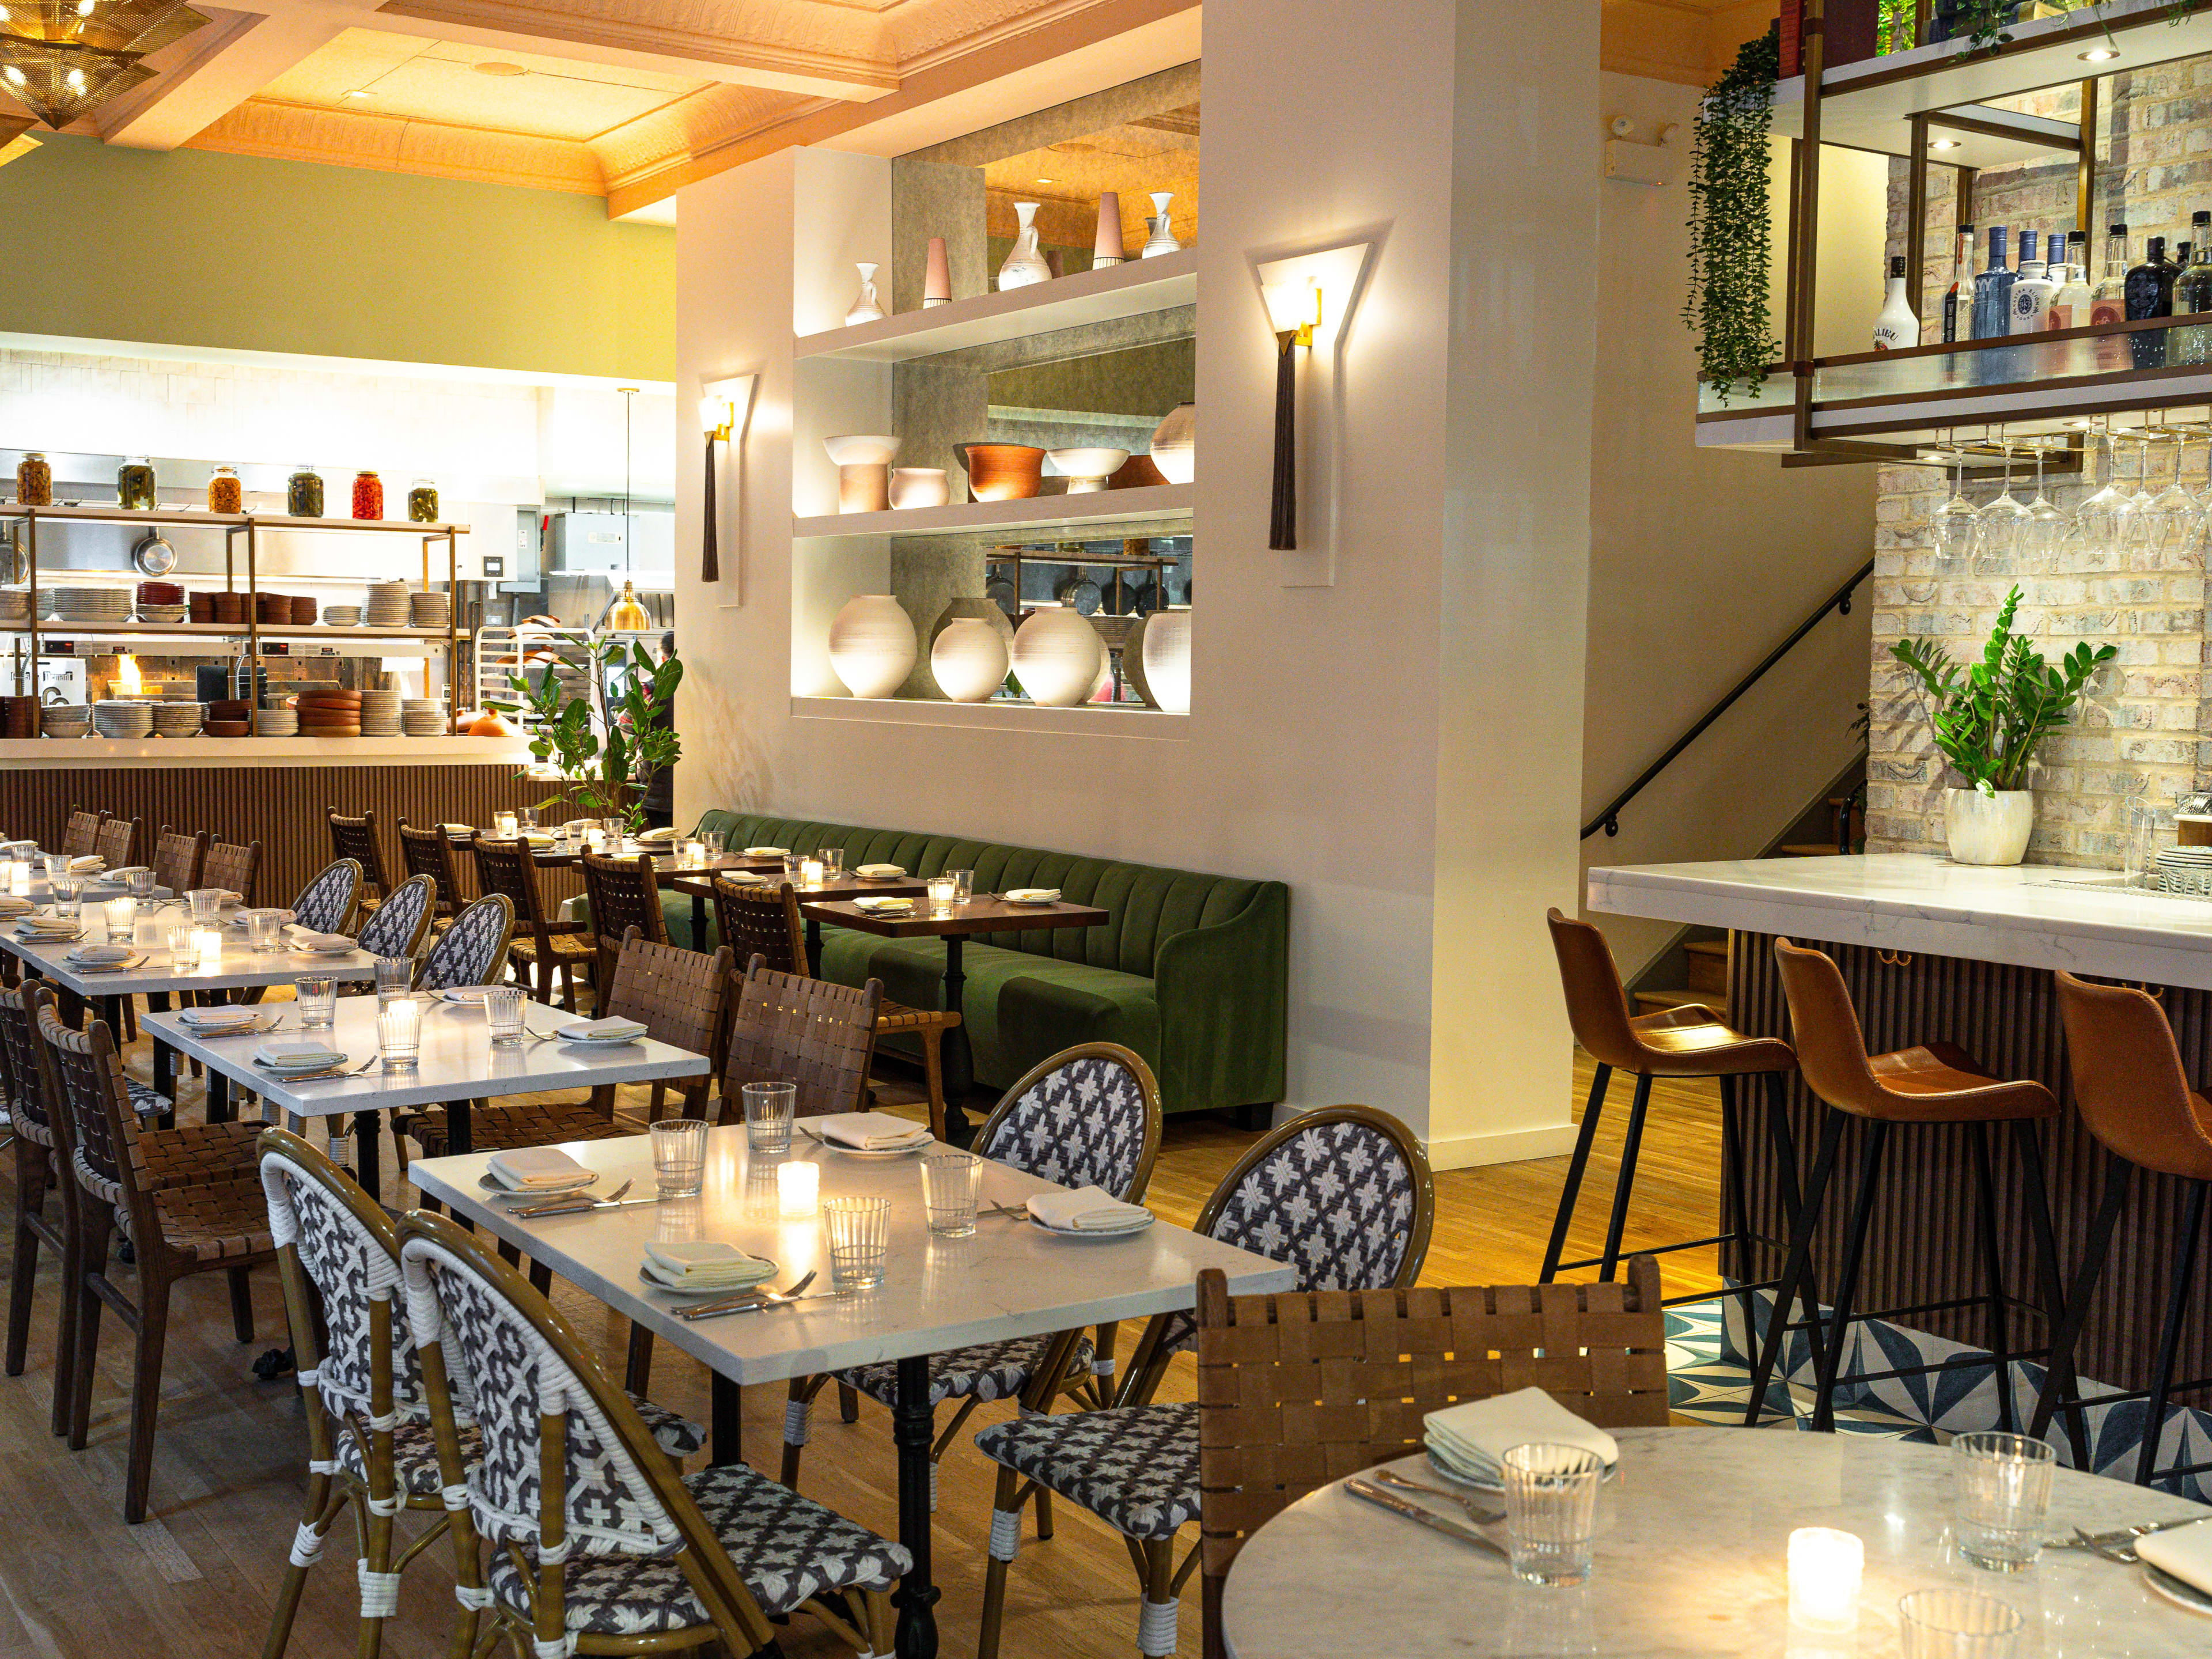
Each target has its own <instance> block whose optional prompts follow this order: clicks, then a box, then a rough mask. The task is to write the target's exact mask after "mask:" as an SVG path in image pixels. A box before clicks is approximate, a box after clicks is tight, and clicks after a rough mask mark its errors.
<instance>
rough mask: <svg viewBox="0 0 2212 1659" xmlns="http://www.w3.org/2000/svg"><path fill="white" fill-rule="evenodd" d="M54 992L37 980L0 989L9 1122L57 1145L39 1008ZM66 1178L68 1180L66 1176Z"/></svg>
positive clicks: (2, 1075) (2, 1086) (2, 1082)
mask: <svg viewBox="0 0 2212 1659" xmlns="http://www.w3.org/2000/svg"><path fill="white" fill-rule="evenodd" d="M52 1000H53V993H52V991H50V990H48V989H47V988H46V987H45V986H44V985H42V984H41V983H40V981H37V980H25V981H23V982H22V983H21V985H15V986H9V987H0V1091H5V1103H6V1106H7V1111H8V1121H9V1124H11V1125H12V1126H13V1127H14V1128H15V1133H17V1134H19V1135H21V1137H22V1138H23V1139H26V1140H27V1141H29V1142H30V1143H31V1144H32V1145H33V1146H49V1147H50V1146H54V1145H55V1144H56V1143H55V1139H54V1136H55V1133H56V1131H57V1128H58V1127H62V1126H58V1125H57V1123H56V1121H55V1119H56V1116H57V1109H56V1108H55V1107H54V1106H53V1105H52V1103H50V1102H49V1101H48V1100H47V1098H46V1076H45V1069H44V1068H43V1067H42V1066H40V1063H39V1036H38V1033H39V1010H40V1008H41V1007H43V1006H46V1004H48V1003H51V1002H52ZM64 1179H67V1177H66V1176H64Z"/></svg>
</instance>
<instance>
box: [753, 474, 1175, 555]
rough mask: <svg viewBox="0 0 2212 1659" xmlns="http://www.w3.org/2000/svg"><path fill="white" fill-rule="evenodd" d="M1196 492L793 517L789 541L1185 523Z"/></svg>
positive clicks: (1118, 493) (1159, 490)
mask: <svg viewBox="0 0 2212 1659" xmlns="http://www.w3.org/2000/svg"><path fill="white" fill-rule="evenodd" d="M1197 494H1198V490H1197V486H1196V485H1194V484H1147V485H1146V486H1144V487H1142V488H1140V489H1101V490H1097V491H1096V492H1094V493H1092V494H1090V495H1032V496H1030V497H1029V498H1028V499H1027V500H1025V501H968V502H964V503H962V504H960V505H957V506H954V507H903V508H900V509H897V510H895V511H892V512H889V513H823V514H821V515H819V516H817V517H814V518H807V519H793V520H792V521H791V535H792V539H793V540H794V541H836V540H847V539H850V538H855V537H861V536H957V535H959V534H960V533H962V532H964V531H971V530H980V531H987V532H998V531H1014V530H1060V529H1068V530H1084V529H1087V528H1091V527H1095V526H1107V525H1117V524H1142V523H1147V522H1150V521H1152V520H1160V519H1188V517H1189V516H1190V514H1191V510H1192V508H1193V507H1194V506H1195V505H1196V501H1197Z"/></svg>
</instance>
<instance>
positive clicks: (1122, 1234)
mask: <svg viewBox="0 0 2212 1659" xmlns="http://www.w3.org/2000/svg"><path fill="white" fill-rule="evenodd" d="M1024 1213H1026V1212H1024ZM1156 1220H1158V1217H1157V1216H1155V1215H1152V1213H1150V1212H1146V1216H1145V1218H1144V1220H1143V1221H1142V1222H1140V1223H1139V1224H1138V1225H1135V1226H1133V1227H1115V1228H1114V1229H1112V1230H1111V1231H1107V1230H1105V1229H1102V1228H1097V1227H1048V1226H1046V1225H1044V1223H1043V1222H1042V1221H1039V1220H1038V1219H1037V1218H1036V1217H1035V1216H1030V1226H1032V1227H1035V1228H1036V1230H1037V1231H1039V1232H1045V1233H1050V1234H1051V1235H1052V1236H1053V1237H1054V1238H1079V1239H1081V1240H1082V1241H1083V1242H1084V1243H1086V1244H1097V1243H1103V1241H1105V1240H1107V1239H1109V1238H1134V1237H1136V1236H1137V1235H1138V1234H1139V1233H1141V1232H1143V1231H1146V1229H1147V1228H1149V1227H1150V1226H1151V1225H1152V1223H1153V1222H1155V1221H1156Z"/></svg>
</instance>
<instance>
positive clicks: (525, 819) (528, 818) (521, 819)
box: [514, 806, 538, 829]
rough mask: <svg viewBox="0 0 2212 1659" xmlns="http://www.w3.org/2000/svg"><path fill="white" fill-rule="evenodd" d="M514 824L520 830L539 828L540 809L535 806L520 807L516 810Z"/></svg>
mask: <svg viewBox="0 0 2212 1659" xmlns="http://www.w3.org/2000/svg"><path fill="white" fill-rule="evenodd" d="M514 822H515V826H516V828H518V829H536V828H537V827H538V809H537V808H536V807H534V806H523V807H518V808H517V809H516V810H515V814H514Z"/></svg>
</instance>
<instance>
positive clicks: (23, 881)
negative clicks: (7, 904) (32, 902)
mask: <svg viewBox="0 0 2212 1659" xmlns="http://www.w3.org/2000/svg"><path fill="white" fill-rule="evenodd" d="M8 890H9V892H10V893H13V894H14V895H15V896H16V897H17V898H28V897H30V896H31V861H30V860H28V859H18V860H15V863H14V864H12V865H10V866H9V870H8Z"/></svg>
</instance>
